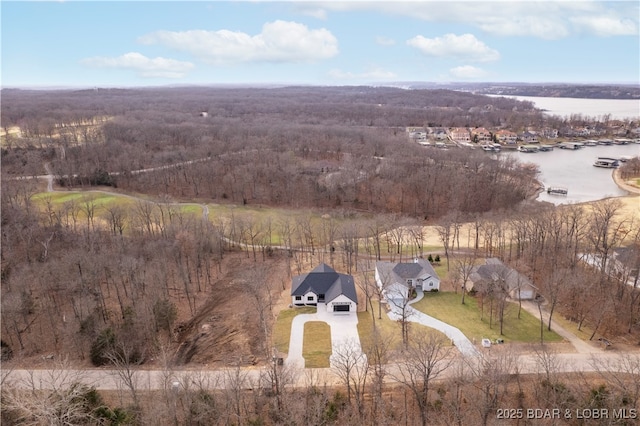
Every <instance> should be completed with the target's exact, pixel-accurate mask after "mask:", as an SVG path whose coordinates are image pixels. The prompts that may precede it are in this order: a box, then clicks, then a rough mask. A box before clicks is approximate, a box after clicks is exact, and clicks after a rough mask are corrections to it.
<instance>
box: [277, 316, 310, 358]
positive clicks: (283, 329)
mask: <svg viewBox="0 0 640 426" xmlns="http://www.w3.org/2000/svg"><path fill="white" fill-rule="evenodd" d="M314 313H316V308H311V307H305V308H291V309H283V310H282V311H280V313H279V314H278V319H276V323H275V325H274V326H273V345H274V346H275V347H276V349H277V350H278V351H279V352H282V353H284V354H287V353H289V339H290V338H291V322H292V321H293V318H294V317H295V316H296V315H300V314H314Z"/></svg>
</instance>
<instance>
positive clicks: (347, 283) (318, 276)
mask: <svg viewBox="0 0 640 426" xmlns="http://www.w3.org/2000/svg"><path fill="white" fill-rule="evenodd" d="M309 291H312V292H314V293H315V294H324V298H325V301H326V302H330V301H332V300H333V299H335V298H336V297H338V296H340V295H341V294H344V295H345V296H346V297H348V298H349V299H351V300H353V301H354V302H355V303H358V295H357V294H356V286H355V283H354V281H353V277H352V276H351V275H347V274H340V273H338V272H336V271H335V270H334V269H333V268H331V267H330V266H329V265H327V264H325V263H321V264H320V265H318V266H316V267H315V268H314V269H313V270H312V271H311V272H309V273H306V274H302V275H297V276H295V277H293V280H292V282H291V295H292V296H304V295H305V294H307V293H308V292H309Z"/></svg>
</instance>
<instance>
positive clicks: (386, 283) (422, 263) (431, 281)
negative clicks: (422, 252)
mask: <svg viewBox="0 0 640 426" xmlns="http://www.w3.org/2000/svg"><path fill="white" fill-rule="evenodd" d="M375 275H376V282H377V284H378V286H379V287H381V288H385V291H386V292H387V294H388V295H389V297H392V298H398V297H406V295H407V290H408V287H413V288H415V287H418V286H421V287H422V289H423V290H438V289H439V288H440V278H439V277H438V274H436V271H435V270H434V269H433V267H432V266H431V264H430V263H429V262H427V261H426V260H424V259H416V260H414V262H412V263H396V262H384V261H380V262H376V272H375ZM425 283H426V285H425Z"/></svg>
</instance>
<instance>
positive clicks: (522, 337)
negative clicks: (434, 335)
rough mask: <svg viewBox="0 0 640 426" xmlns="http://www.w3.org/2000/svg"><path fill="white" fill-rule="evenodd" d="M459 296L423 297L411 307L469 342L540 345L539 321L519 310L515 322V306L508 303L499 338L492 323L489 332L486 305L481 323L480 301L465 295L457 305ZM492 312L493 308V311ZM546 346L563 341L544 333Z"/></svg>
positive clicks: (497, 328)
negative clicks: (447, 325) (535, 343)
mask: <svg viewBox="0 0 640 426" xmlns="http://www.w3.org/2000/svg"><path fill="white" fill-rule="evenodd" d="M460 299H461V295H460V294H456V293H453V292H444V291H442V292H437V293H425V297H424V299H422V300H421V301H419V302H418V303H415V304H413V305H412V306H413V307H414V308H415V309H417V310H419V311H421V312H424V313H425V314H427V315H431V316H432V317H434V318H437V319H439V320H441V321H444V322H446V323H448V324H451V325H453V326H454V327H457V328H459V329H460V331H462V332H463V333H464V335H465V336H467V337H468V338H469V339H471V341H474V340H475V341H476V342H480V339H482V338H489V339H492V340H495V339H498V338H500V339H504V341H505V342H539V341H540V321H539V320H538V319H537V318H535V317H534V316H533V315H531V314H529V313H528V312H525V311H524V310H522V312H521V313H520V318H518V305H517V304H515V303H509V304H508V305H507V309H506V311H505V315H504V334H503V335H502V336H501V335H500V324H499V323H498V322H497V321H496V320H495V318H494V321H493V324H492V327H491V328H489V304H488V303H485V307H484V316H483V318H482V319H481V308H480V306H479V304H478V302H479V300H478V299H477V298H475V297H470V296H468V295H467V297H465V304H464V305H463V304H461V303H460ZM494 309H495V307H494ZM543 336H544V341H545V342H560V341H562V337H560V336H559V335H557V334H556V333H555V332H553V331H551V332H549V331H547V330H546V328H545V330H544V334H543Z"/></svg>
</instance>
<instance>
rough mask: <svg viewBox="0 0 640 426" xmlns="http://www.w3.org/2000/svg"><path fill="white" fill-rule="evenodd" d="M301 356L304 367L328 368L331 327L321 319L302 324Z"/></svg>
mask: <svg viewBox="0 0 640 426" xmlns="http://www.w3.org/2000/svg"><path fill="white" fill-rule="evenodd" d="M302 356H303V357H304V360H305V363H304V366H305V368H329V366H330V365H329V357H330V356H331V327H329V324H327V323H326V322H323V321H309V322H306V323H305V324H304V341H303V342H302Z"/></svg>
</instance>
